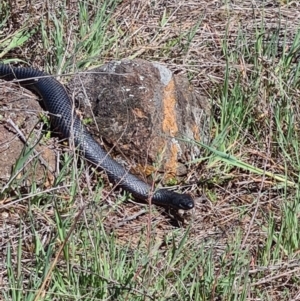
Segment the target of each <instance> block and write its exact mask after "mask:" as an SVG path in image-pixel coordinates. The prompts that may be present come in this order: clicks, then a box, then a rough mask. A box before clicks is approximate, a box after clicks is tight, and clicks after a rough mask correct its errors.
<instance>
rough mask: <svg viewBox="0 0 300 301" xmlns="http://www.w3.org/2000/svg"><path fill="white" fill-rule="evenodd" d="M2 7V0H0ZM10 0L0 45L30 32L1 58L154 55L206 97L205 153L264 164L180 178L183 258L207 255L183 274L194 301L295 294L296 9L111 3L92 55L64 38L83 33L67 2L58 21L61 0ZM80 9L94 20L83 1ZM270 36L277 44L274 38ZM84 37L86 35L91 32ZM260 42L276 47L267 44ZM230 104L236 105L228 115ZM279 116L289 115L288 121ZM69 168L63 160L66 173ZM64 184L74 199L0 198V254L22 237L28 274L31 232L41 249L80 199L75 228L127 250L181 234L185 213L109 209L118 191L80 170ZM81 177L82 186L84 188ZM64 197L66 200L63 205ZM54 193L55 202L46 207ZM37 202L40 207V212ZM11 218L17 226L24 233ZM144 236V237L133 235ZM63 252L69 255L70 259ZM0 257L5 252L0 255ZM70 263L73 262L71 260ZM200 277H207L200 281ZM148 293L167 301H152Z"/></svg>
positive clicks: (86, 62) (48, 60) (58, 66)
mask: <svg viewBox="0 0 300 301" xmlns="http://www.w3.org/2000/svg"><path fill="white" fill-rule="evenodd" d="M9 2H10V1H4V3H6V4H7V5H8V4H9ZM11 2H12V1H11ZM26 3H27V4H26ZM46 3H47V2H46ZM11 4H12V3H11ZM13 4H14V5H13V6H12V7H13V9H11V15H10V18H9V19H8V21H7V22H5V24H4V25H3V26H2V28H1V32H0V34H1V36H0V45H1V42H3V41H5V39H7V38H8V37H10V36H13V35H14V34H15V32H16V31H17V30H19V29H20V28H22V27H23V26H25V27H26V32H34V33H33V35H32V36H31V37H30V38H29V39H28V41H27V42H25V44H24V45H22V47H17V48H13V49H11V50H10V51H9V52H8V53H5V58H11V57H17V58H19V59H22V60H24V61H26V62H30V63H31V64H32V65H33V66H35V67H41V68H43V69H46V70H48V71H53V70H55V71H57V72H59V73H66V72H73V71H74V70H77V69H78V68H85V67H90V66H93V65H95V64H96V63H97V64H102V63H104V62H106V61H109V60H111V59H119V58H127V57H131V58H135V57H139V58H144V59H148V60H156V61H160V62H161V63H165V64H167V66H168V67H170V68H171V69H172V70H173V71H174V72H176V73H179V72H182V73H186V74H188V76H189V79H190V80H191V83H192V84H193V85H194V87H195V88H196V89H197V92H198V93H199V94H201V95H203V96H204V97H207V98H208V99H209V100H210V101H211V103H212V119H213V120H212V124H211V146H212V148H214V149H217V150H219V151H221V152H224V153H230V154H231V155H234V156H235V157H236V158H237V160H239V161H240V162H246V163H247V164H250V165H251V166H253V167H255V168H257V169H260V170H261V171H262V175H261V174H257V173H255V172H249V170H247V169H245V168H239V167H236V166H233V165H231V164H228V163H224V161H222V160H220V158H219V157H218V156H217V155H216V154H214V153H212V152H209V151H207V152H206V155H207V157H206V159H205V160H204V161H200V162H199V163H196V164H193V165H192V167H191V170H190V177H189V184H190V186H191V190H192V192H193V193H194V195H195V196H196V200H197V205H196V208H195V211H194V212H193V215H192V216H191V217H189V222H188V223H189V224H190V229H189V232H188V237H187V239H186V240H185V246H186V249H184V251H183V254H185V255H186V257H189V256H191V255H190V254H189V253H188V251H190V252H195V253H196V252H197V251H198V250H199V249H203V254H208V255H207V258H206V260H203V259H201V260H203V261H201V260H200V259H199V261H196V260H195V269H194V270H193V271H192V272H191V274H192V273H194V275H196V279H198V280H199V283H200V286H201V285H202V286H203V287H206V285H208V287H209V289H208V290H210V295H209V297H208V295H207V294H206V291H205V289H203V291H205V293H203V295H201V294H199V296H200V295H201V296H202V298H203V300H206V299H205V298H208V299H207V300H225V299H223V296H226V298H228V299H229V297H228V296H232V300H299V298H300V297H299V295H300V294H299V291H298V286H299V275H300V273H299V272H300V269H299V255H298V244H297V240H298V236H297V235H295V237H292V233H293V231H297V230H299V228H298V216H297V214H298V210H299V209H298V207H299V206H298V188H297V186H296V185H297V183H298V170H299V167H300V163H298V157H297V147H298V146H297V145H298V144H297V142H295V141H297V140H298V139H297V138H298V132H299V116H300V115H299V109H298V106H297V99H299V90H298V89H299V84H298V82H295V83H294V82H293V77H292V75H291V76H290V77H289V74H292V72H294V73H295V74H296V71H295V69H296V68H297V66H298V65H297V59H298V58H299V54H298V53H299V48H296V49H295V53H294V54H293V56H291V62H289V64H287V63H286V65H287V66H286V69H284V68H285V67H284V62H287V60H288V53H289V51H290V50H291V49H293V41H294V40H295V38H296V37H297V34H298V30H299V20H300V9H299V4H298V3H297V2H296V1H268V0H267V1H259V0H257V1H254V0H253V1H228V3H227V4H224V3H223V1H184V0H182V1H161V0H157V1H156V0H155V1H151V3H150V1H134V0H133V1H123V2H122V3H119V4H118V6H116V9H115V10H114V11H113V12H112V16H111V19H110V23H109V24H108V25H107V27H106V28H105V35H106V39H105V43H106V44H105V45H104V46H103V48H101V49H102V50H101V53H97V52H96V51H94V50H93V52H91V53H90V55H91V56H93V57H92V59H90V57H89V54H86V53H85V52H84V51H88V49H90V48H88V47H87V46H85V48H84V47H83V48H80V47H77V45H78V41H75V38H74V40H73V33H74V32H78V31H79V30H80V24H79V21H78V8H77V4H78V3H77V2H76V1H67V5H66V7H65V10H64V11H63V14H64V15H65V17H64V18H60V17H61V15H59V11H60V1H57V2H55V4H45V3H44V1H38V0H35V1H31V2H30V3H29V4H28V2H24V1H14V3H13ZM2 5H4V6H5V4H2ZM47 5H48V6H47ZM108 10H109V8H108ZM3 11H5V10H4V9H3ZM89 14H90V16H94V15H95V7H93V5H92V4H91V5H90V6H89ZM53 16H56V18H60V19H59V20H61V25H62V28H63V31H62V33H61V40H63V41H64V43H65V44H64V45H63V47H62V49H61V53H60V54H61V57H59V58H58V57H57V56H58V53H59V52H58V48H57V45H59V43H58V42H59V41H60V40H59V38H58V37H56V38H57V40H56V41H57V44H55V39H54V38H53V36H52V38H51V33H53V32H56V31H57V29H55V22H54V19H53ZM2 17H3V15H2ZM41 22H42V23H43V24H46V25H47V27H46V28H45V29H44V33H47V35H48V36H47V38H45V36H43V30H42V29H41V27H37V25H39V24H40V23H41ZM274 37H276V41H273V40H272V39H274ZM84 38H86V39H88V36H83V39H84ZM46 42H47V43H48V44H47V43H46ZM55 45H56V46H55ZM268 45H271V46H270V47H271V48H272V49H273V48H274V51H273V50H272V49H271V50H268ZM76 47H77V48H76ZM275 49H276V50H275ZM0 54H1V51H0ZM0 57H1V56H0ZM283 57H284V59H286V60H283ZM283 61H284V62H283ZM77 62H80V64H77ZM295 77H296V75H295V76H294V78H295ZM62 80H64V79H62ZM237 94H239V95H244V96H245V99H243V97H242V96H239V97H240V98H238V97H237V96H236V95H237ZM228 99H229V100H231V101H232V103H230V101H229V100H228ZM243 100H244V103H241V101H243ZM235 101H236V102H235ZM278 103H280V104H281V106H278ZM248 104H249V107H250V109H249V108H248V107H247V105H248ZM230 106H233V108H232V111H230ZM280 108H281V109H282V111H279V109H280ZM239 109H240V110H241V112H238V110H239ZM227 110H228V111H227ZM235 110H236V111H235ZM289 112H292V116H290V115H289ZM226 114H227V115H226ZM226 116H227V117H226ZM280 116H290V119H291V120H292V121H289V119H288V117H286V118H285V117H282V119H281V117H280ZM289 122H290V123H289ZM284 138H287V141H284ZM289 139H291V140H289ZM71 170H72V164H71V165H70V166H69V167H68V169H67V171H71ZM266 172H269V173H273V174H277V175H280V176H282V178H284V177H286V178H287V179H288V180H289V181H290V182H291V183H296V185H295V186H296V187H291V186H289V185H288V184H286V183H285V182H283V183H280V182H278V181H275V180H274V179H273V178H272V177H269V176H268V175H267V174H266ZM63 179H64V185H65V189H66V188H67V189H68V187H69V186H68V185H69V184H72V182H73V181H78V183H79V189H78V190H77V191H72V193H74V195H76V193H78V194H79V195H80V196H81V198H80V197H79V199H78V198H77V200H76V202H75V204H74V205H73V204H70V203H69V198H68V197H69V195H70V190H67V191H64V190H59V191H60V195H59V196H60V197H61V198H60V199H59V198H58V196H57V195H56V196H52V195H50V194H46V195H47V198H46V199H45V196H41V197H40V198H39V197H37V198H32V201H31V204H32V205H31V206H33V207H32V208H31V212H30V214H28V208H27V205H26V200H25V201H24V202H20V201H18V202H17V203H15V201H12V200H15V197H16V195H18V193H20V194H21V190H18V193H16V194H15V195H14V194H13V193H12V194H11V195H9V196H7V195H5V197H6V199H4V200H3V201H2V203H0V205H2V206H3V205H5V207H3V209H0V210H1V213H2V218H1V224H2V227H1V228H2V229H3V230H2V231H3V235H2V242H1V245H2V249H1V250H2V252H3V254H4V252H7V251H6V246H7V244H8V242H9V243H10V245H12V246H13V253H14V254H13V255H12V257H13V258H14V260H15V261H14V264H15V265H17V260H18V259H17V258H16V254H17V246H18V239H19V237H20V235H21V237H22V240H23V241H24V245H25V246H26V249H25V247H23V248H24V250H23V256H24V257H23V258H22V259H21V260H22V262H23V264H24V265H25V266H26V265H27V266H28V270H30V269H29V267H30V266H31V265H32V266H35V264H36V261H31V262H28V261H29V260H33V259H34V258H35V256H36V254H34V253H33V249H35V248H33V247H32V245H33V244H36V242H34V239H35V234H33V231H32V228H34V231H36V232H37V233H38V234H39V236H40V237H43V241H42V242H40V244H41V246H44V245H47V243H48V242H49V241H51V239H52V237H53V233H57V229H56V227H57V224H56V223H55V222H57V223H58V222H59V221H60V219H62V220H67V217H68V216H69V217H71V216H75V215H76V212H78V210H79V209H78V208H79V207H80V206H81V205H82V204H83V203H84V204H85V205H86V206H87V207H86V211H85V213H84V214H83V215H82V216H80V217H79V220H78V221H77V222H78V223H79V224H80V225H81V226H80V227H87V228H89V229H92V228H97V227H99V226H100V224H103V225H104V228H105V230H106V233H109V231H111V230H113V231H114V233H115V236H116V244H119V245H122V246H126V247H128V246H129V245H130V247H128V248H129V249H130V252H133V250H135V249H138V250H142V252H143V251H146V250H147V249H151V248H152V253H154V252H155V251H157V252H165V250H166V249H168V248H171V247H172V244H173V243H175V244H176V243H178V242H179V241H181V239H182V238H183V237H184V235H185V234H184V233H185V229H186V228H187V225H186V224H185V223H184V222H183V220H180V219H178V217H177V219H173V218H172V216H171V217H170V216H167V214H166V213H165V212H164V211H162V210H160V209H157V208H152V210H151V211H150V212H148V211H147V207H145V210H144V209H143V207H142V209H141V207H140V205H136V204H133V203H128V202H125V203H122V202H118V203H117V204H118V205H117V206H114V205H113V204H114V203H115V199H116V198H117V196H116V193H115V192H114V191H113V192H111V191H110V187H107V186H106V188H105V189H104V190H103V189H102V188H103V187H102V186H101V185H100V187H97V188H94V185H95V183H96V182H97V180H96V179H97V178H96V177H93V176H91V175H90V174H89V173H88V171H87V170H85V167H83V169H82V171H81V174H80V180H79V175H73V174H71V175H70V176H69V175H68V174H67V172H65V173H64V176H63ZM85 182H87V183H88V188H84V187H85V184H86V183H85ZM48 189H49V188H48ZM79 190H80V191H79ZM95 190H99V195H97V198H99V199H100V198H101V195H102V196H103V197H104V198H105V200H106V204H109V206H104V208H103V204H102V203H101V202H98V201H92V202H90V203H89V204H88V205H87V201H86V200H93V198H94V196H95ZM26 192H27V193H30V192H29V191H26ZM79 192H80V193H79ZM64 198H65V199H66V201H65V202H62V201H61V200H63V199H64ZM58 199H59V200H60V202H61V203H60V204H56V203H55V202H56V200H58ZM83 199H84V200H85V201H83ZM45 204H47V205H46V206H45ZM12 205H13V206H12ZM39 205H42V206H43V207H42V208H43V211H42V210H40V209H39ZM44 206H45V207H44ZM64 206H65V207H64ZM70 207H71V208H70ZM7 208H8V209H7ZM12 208H13V209H12ZM66 208H67V209H66ZM57 212H60V214H61V216H60V217H59V216H58V214H57ZM293 213H295V216H294V215H293ZM289 217H290V219H289ZM20 218H21V219H22V221H23V222H24V225H23V229H22V233H20V228H19V220H20ZM54 221H55V222H54ZM71 221H72V219H71V220H68V224H67V225H65V226H64V227H62V229H64V228H66V229H69V228H71V224H70V223H71ZM91 221H92V222H91ZM74 227H75V226H74ZM80 227H78V228H80ZM178 227H180V228H179V231H178ZM71 229H72V230H73V231H74V236H75V238H76V239H78V240H80V235H79V234H78V232H76V230H79V229H75V228H71ZM174 229H177V230H174ZM141 232H142V233H145V235H140V233H141ZM170 233H171V236H169V235H170ZM72 234H73V233H72ZM285 235H286V236H285ZM65 238H66V233H60V234H59V239H58V241H57V246H53V248H52V247H51V248H52V249H53V254H52V256H50V257H49V258H51V259H53V257H54V256H55V254H56V255H57V253H56V251H57V247H58V245H59V243H60V242H61V241H63V240H64V239H65ZM91 240H93V239H92V238H91ZM42 249H43V248H42V247H41V250H42ZM59 255H61V254H59ZM64 256H65V257H67V258H70V257H72V256H73V255H71V254H69V255H68V256H69V257H68V256H67V255H66V254H64ZM0 257H3V258H6V254H4V256H0ZM201 258H202V257H201ZM0 259H2V258H0ZM189 259H190V257H189ZM161 260H162V261H163V259H161ZM187 260H188V259H187ZM209 260H210V261H211V262H212V267H211V269H212V270H213V272H212V275H213V276H212V275H210V276H207V275H208V274H206V273H207V271H206V267H205V264H206V263H207V262H208V261H209ZM37 261H38V260H37ZM196 263H198V266H196ZM160 264H162V262H160ZM65 266H68V264H66V263H64V262H63V261H62V262H61V266H59V267H60V268H62V267H63V268H65ZM183 267H184V263H182V264H178V266H176V270H180V269H182V268H183ZM76 268H78V269H80V268H82V267H81V266H80V264H78V265H76ZM157 271H158V269H157ZM231 272H232V273H233V274H234V276H232V277H231V278H230V276H229V275H230V273H231ZM25 274H26V272H25ZM6 276H7V275H6V272H5V270H4V269H3V272H2V276H0V278H1V277H2V279H3V280H2V281H3V283H4V285H3V286H4V287H5V285H8V284H7V282H6V281H7V280H6ZM139 276H140V271H136V274H135V278H134V279H135V280H136V279H139ZM227 276H228V279H229V280H230V281H233V283H232V286H231V287H232V291H233V292H231V294H232V295H230V292H228V291H225V290H223V291H222V288H223V287H225V285H224V286H223V282H222V281H224V282H225V280H226V279H227V278H226V277H227ZM205 277H206V278H205ZM209 277H211V278H210V281H211V282H210V283H209V284H208V282H206V281H208V279H209ZM110 280H111V279H110ZM229 280H228V281H229ZM111 281H113V280H111ZM25 282H26V281H25ZM26 287H30V283H26ZM200 290H201V289H200ZM245 292H246V293H245ZM149 294H150V293H149ZM150 295H151V294H150ZM50 296H51V295H50ZM147 296H148V295H147ZM153 296H155V294H153V295H152V297H153ZM233 296H234V297H233ZM148 297H149V296H148ZM171 297H173V298H174V297H175V295H171ZM149 298H150V297H149ZM176 298H178V299H179V300H196V299H193V296H190V295H189V298H190V299H187V297H184V296H176ZM234 298H236V299H234ZM146 299H147V297H145V300H146ZM156 299H159V300H173V299H168V298H167V297H165V298H164V297H161V296H159V298H158V297H157V298H156ZM147 300H149V299H147ZM198 300H200V299H198ZM226 300H227V299H226ZM230 300H231V299H230Z"/></svg>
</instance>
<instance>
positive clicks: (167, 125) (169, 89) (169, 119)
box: [162, 78, 179, 176]
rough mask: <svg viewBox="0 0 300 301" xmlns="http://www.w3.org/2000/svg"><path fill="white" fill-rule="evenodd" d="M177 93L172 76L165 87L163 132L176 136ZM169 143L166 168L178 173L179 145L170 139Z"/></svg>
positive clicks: (170, 173) (171, 172)
mask: <svg viewBox="0 0 300 301" xmlns="http://www.w3.org/2000/svg"><path fill="white" fill-rule="evenodd" d="M176 102H177V100H176V93H175V83H174V79H173V78H172V79H171V80H170V82H169V83H168V85H167V86H166V87H165V89H164V94H163V100H162V103H163V117H164V118H163V122H162V127H163V132H164V133H165V134H166V135H167V136H171V137H175V135H176V134H177V132H178V125H177V118H176ZM166 143H167V144H169V145H168V150H169V155H168V157H167V160H166V162H165V170H166V172H167V174H169V175H170V176H174V175H176V170H177V161H178V152H179V148H178V146H177V145H176V144H175V143H174V142H173V141H170V140H166Z"/></svg>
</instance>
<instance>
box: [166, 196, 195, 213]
mask: <svg viewBox="0 0 300 301" xmlns="http://www.w3.org/2000/svg"><path fill="white" fill-rule="evenodd" d="M174 194H175V195H174V196H173V197H172V201H171V204H172V205H171V206H172V207H173V208H176V209H183V210H190V209H193V208H194V206H195V203H194V200H193V199H192V197H191V196H190V195H189V194H179V193H176V192H174Z"/></svg>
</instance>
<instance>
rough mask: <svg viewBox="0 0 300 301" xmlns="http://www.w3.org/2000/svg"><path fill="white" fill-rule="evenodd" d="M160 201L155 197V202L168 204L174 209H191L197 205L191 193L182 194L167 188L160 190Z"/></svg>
mask: <svg viewBox="0 0 300 301" xmlns="http://www.w3.org/2000/svg"><path fill="white" fill-rule="evenodd" d="M158 193H159V201H157V200H156V199H155V195H154V199H153V203H157V204H160V205H164V206H168V207H171V208H174V209H182V210H190V209H193V208H194V206H195V202H194V200H193V199H192V197H191V196H190V195H189V194H181V193H177V192H174V191H170V190H167V189H161V190H158Z"/></svg>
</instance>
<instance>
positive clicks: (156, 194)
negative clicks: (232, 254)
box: [0, 64, 194, 210]
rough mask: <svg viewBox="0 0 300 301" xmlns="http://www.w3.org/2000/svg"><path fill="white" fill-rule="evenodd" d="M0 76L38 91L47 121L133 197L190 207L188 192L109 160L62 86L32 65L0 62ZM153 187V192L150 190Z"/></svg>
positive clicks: (173, 206) (182, 207)
mask: <svg viewBox="0 0 300 301" xmlns="http://www.w3.org/2000/svg"><path fill="white" fill-rule="evenodd" d="M0 78H1V79H4V80H6V81H12V80H14V79H16V80H19V84H20V85H21V86H23V87H25V88H26V89H29V90H33V91H34V92H36V93H38V94H39V95H40V96H41V97H42V99H43V102H44V106H45V108H46V110H47V111H48V112H49V113H50V114H51V124H52V127H53V128H54V129H57V130H58V131H59V132H60V134H61V135H62V136H63V137H65V138H72V139H74V145H75V147H76V148H78V149H79V150H80V151H81V152H82V153H83V156H84V157H85V159H86V160H87V161H88V162H91V163H93V164H94V165H96V166H97V167H100V168H101V169H103V170H104V171H105V172H106V173H107V175H108V177H109V179H110V181H112V182H114V183H115V184H117V185H118V186H120V187H122V188H123V189H125V190H126V191H128V192H130V193H131V194H132V195H133V196H134V197H135V198H137V199H140V200H143V201H148V202H149V200H151V202H152V203H153V204H158V205H163V206H169V207H172V208H176V209H184V210H188V209H192V208H193V207H194V201H193V199H192V198H191V196H190V195H188V194H180V193H177V192H173V191H170V190H167V189H155V190H154V191H153V189H152V187H151V186H150V185H148V184H146V183H145V182H143V181H141V180H140V179H138V178H137V177H136V176H134V175H132V174H130V173H129V172H128V171H126V169H125V168H124V167H123V166H122V165H120V164H119V163H117V162H116V161H115V160H113V159H112V158H111V157H110V156H109V155H108V154H107V152H106V151H105V150H104V149H103V148H102V147H101V146H100V145H99V144H98V143H97V142H96V140H95V139H94V138H93V137H92V136H91V134H90V133H89V132H88V131H87V129H86V128H85V127H84V126H83V124H82V123H81V121H80V119H79V117H78V116H77V115H76V114H75V113H74V108H73V104H72V101H71V99H70V97H69V95H68V93H67V92H66V90H65V88H64V86H63V85H62V84H61V83H60V82H58V81H57V80H56V79H55V78H53V77H51V76H49V75H48V74H46V73H44V72H42V71H39V70H36V69H32V68H17V67H11V66H9V65H5V64H0ZM152 191H153V193H152Z"/></svg>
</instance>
